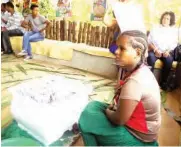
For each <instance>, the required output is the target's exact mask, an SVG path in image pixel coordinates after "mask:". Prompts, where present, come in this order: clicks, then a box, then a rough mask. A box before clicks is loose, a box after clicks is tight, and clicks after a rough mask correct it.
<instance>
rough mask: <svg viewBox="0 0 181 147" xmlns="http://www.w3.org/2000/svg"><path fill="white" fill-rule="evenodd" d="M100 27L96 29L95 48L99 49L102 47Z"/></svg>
mask: <svg viewBox="0 0 181 147" xmlns="http://www.w3.org/2000/svg"><path fill="white" fill-rule="evenodd" d="M99 30H100V29H99V26H96V29H95V46H97V47H99V45H100V32H99Z"/></svg>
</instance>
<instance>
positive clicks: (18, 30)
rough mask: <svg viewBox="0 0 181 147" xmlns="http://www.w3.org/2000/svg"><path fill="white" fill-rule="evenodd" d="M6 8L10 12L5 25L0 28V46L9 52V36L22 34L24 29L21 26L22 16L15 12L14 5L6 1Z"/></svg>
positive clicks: (10, 49)
mask: <svg viewBox="0 0 181 147" xmlns="http://www.w3.org/2000/svg"><path fill="white" fill-rule="evenodd" d="M6 9H7V11H8V12H9V13H10V16H9V17H8V21H7V23H6V25H5V26H4V27H2V29H1V37H2V38H1V48H2V50H3V51H4V53H7V54H11V53H12V52H13V50H12V46H11V42H10V38H9V37H11V36H23V33H24V29H23V28H22V27H21V22H22V21H23V16H22V15H20V14H19V13H18V12H15V10H14V5H13V3H11V2H8V3H6Z"/></svg>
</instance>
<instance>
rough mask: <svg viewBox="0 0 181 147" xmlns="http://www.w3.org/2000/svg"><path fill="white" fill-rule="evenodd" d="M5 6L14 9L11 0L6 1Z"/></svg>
mask: <svg viewBox="0 0 181 147" xmlns="http://www.w3.org/2000/svg"><path fill="white" fill-rule="evenodd" d="M6 6H7V7H10V8H13V9H14V5H13V3H12V2H7V3H6Z"/></svg>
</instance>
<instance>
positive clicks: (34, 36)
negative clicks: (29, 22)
mask: <svg viewBox="0 0 181 147" xmlns="http://www.w3.org/2000/svg"><path fill="white" fill-rule="evenodd" d="M43 39H44V36H43V35H42V34H41V33H40V32H32V31H29V32H25V33H24V35H23V50H25V51H26V52H27V53H28V56H31V55H32V54H31V44H30V42H37V41H41V40H43Z"/></svg>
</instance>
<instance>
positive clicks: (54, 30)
mask: <svg viewBox="0 0 181 147" xmlns="http://www.w3.org/2000/svg"><path fill="white" fill-rule="evenodd" d="M53 39H54V40H56V21H55V20H53Z"/></svg>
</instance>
